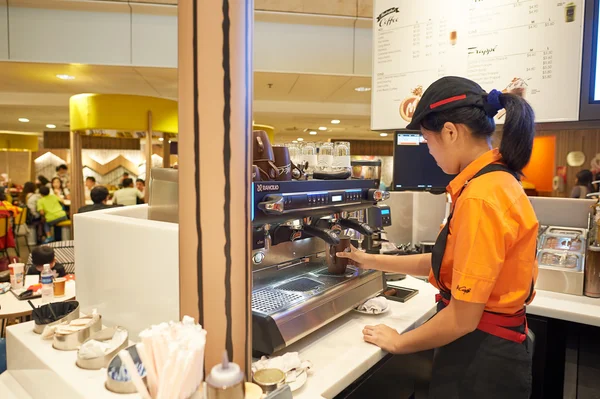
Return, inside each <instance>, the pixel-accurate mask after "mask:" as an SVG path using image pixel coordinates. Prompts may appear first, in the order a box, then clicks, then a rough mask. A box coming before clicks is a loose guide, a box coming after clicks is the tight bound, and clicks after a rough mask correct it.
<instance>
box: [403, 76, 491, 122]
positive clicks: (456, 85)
mask: <svg viewBox="0 0 600 399" xmlns="http://www.w3.org/2000/svg"><path fill="white" fill-rule="evenodd" d="M487 97H488V93H486V92H485V90H483V89H482V88H481V86H479V85H478V84H477V83H475V82H473V81H472V80H469V79H466V78H461V77H458V76H446V77H443V78H441V79H438V80H436V81H435V82H433V83H432V84H431V86H429V87H428V88H427V90H425V93H423V96H422V97H421V99H420V100H419V103H418V104H417V109H416V110H415V113H414V114H413V117H412V120H411V122H410V123H409V124H408V126H406V128H407V129H409V130H420V129H421V121H422V120H423V118H425V117H426V116H427V115H429V114H431V113H434V112H442V111H448V110H450V109H454V108H459V107H468V106H474V107H479V108H481V109H483V110H485V111H486V113H487V115H488V116H490V117H493V116H494V115H496V113H497V112H498V110H500V109H502V106H501V105H500V104H499V103H497V104H490V103H489V102H488V98H487ZM496 102H497V101H496Z"/></svg>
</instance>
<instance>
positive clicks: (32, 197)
mask: <svg viewBox="0 0 600 399" xmlns="http://www.w3.org/2000/svg"><path fill="white" fill-rule="evenodd" d="M36 191H37V190H36V188H35V184H34V183H33V182H30V181H28V182H27V183H25V185H24V186H23V191H22V192H21V204H22V205H23V206H26V207H27V209H28V210H29V214H30V215H31V217H32V218H33V219H39V218H40V214H39V213H38V211H37V202H38V200H39V199H40V198H42V196H41V195H39V194H38V193H36Z"/></svg>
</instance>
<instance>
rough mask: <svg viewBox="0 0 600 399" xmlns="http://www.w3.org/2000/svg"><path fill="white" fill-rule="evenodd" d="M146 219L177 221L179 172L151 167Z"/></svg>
mask: <svg viewBox="0 0 600 399" xmlns="http://www.w3.org/2000/svg"><path fill="white" fill-rule="evenodd" d="M148 190H149V196H148V219H149V220H157V221H159V222H169V223H179V172H178V171H177V169H169V168H152V171H151V173H150V182H149V186H148Z"/></svg>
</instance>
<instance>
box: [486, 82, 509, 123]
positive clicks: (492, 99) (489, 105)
mask: <svg viewBox="0 0 600 399" xmlns="http://www.w3.org/2000/svg"><path fill="white" fill-rule="evenodd" d="M501 95H502V92H501V91H498V90H496V89H494V90H492V91H490V92H489V93H488V95H487V96H485V101H484V105H483V109H484V110H485V113H486V114H487V116H489V117H490V118H493V117H494V116H496V114H497V113H498V111H500V110H501V109H502V108H504V106H503V105H502V103H501V102H500V96H501Z"/></svg>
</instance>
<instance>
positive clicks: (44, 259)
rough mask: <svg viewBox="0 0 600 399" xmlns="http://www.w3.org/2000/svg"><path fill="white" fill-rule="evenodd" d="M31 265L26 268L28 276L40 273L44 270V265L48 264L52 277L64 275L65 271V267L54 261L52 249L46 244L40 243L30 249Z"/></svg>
mask: <svg viewBox="0 0 600 399" xmlns="http://www.w3.org/2000/svg"><path fill="white" fill-rule="evenodd" d="M31 263H32V266H31V267H30V268H29V269H28V270H27V275H28V276H35V275H38V276H39V275H41V274H42V270H44V265H50V270H52V271H53V273H54V277H64V276H66V274H67V272H66V271H65V267H64V266H63V265H61V264H60V263H58V262H56V257H55V255H54V249H53V248H51V247H49V246H47V245H40V246H39V247H35V248H33V250H32V251H31Z"/></svg>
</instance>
